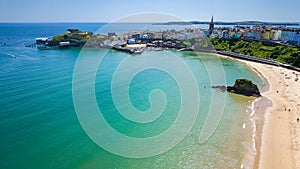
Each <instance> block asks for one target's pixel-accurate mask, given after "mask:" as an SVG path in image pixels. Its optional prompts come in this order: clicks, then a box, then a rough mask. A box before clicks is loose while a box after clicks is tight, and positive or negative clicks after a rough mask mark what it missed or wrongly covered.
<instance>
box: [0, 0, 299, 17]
mask: <svg viewBox="0 0 300 169" xmlns="http://www.w3.org/2000/svg"><path fill="white" fill-rule="evenodd" d="M124 5H125V6H126V8H125V7H124ZM298 6H300V1H297V0H290V1H289V2H283V1H280V0H272V1H271V0H266V1H259V0H253V1H251V3H245V4H243V6H241V5H240V1H238V0H233V1H230V4H229V3H228V1H223V0H210V1H202V2H199V1H195V0H191V1H188V2H184V3H182V2H181V1H179V0H173V1H159V0H152V1H145V2H143V4H142V5H141V4H140V2H139V1H138V0H132V1H130V2H126V3H124V2H123V1H121V0H114V1H96V0H89V1H86V2H85V3H84V4H83V3H82V1H79V0H72V1H71V0H65V1H63V2H61V1H58V0H53V1H51V2H48V1H38V0H27V1H26V2H22V1H21V2H20V1H18V0H2V1H0V22H1V23H3V22H4V23H6V22H105V23H106V22H113V21H116V20H119V19H122V18H124V17H128V16H131V15H136V14H143V13H148V12H151V13H160V14H167V15H170V16H173V17H177V18H180V19H182V20H184V21H199V20H200V21H202V20H207V21H209V20H210V18H211V16H212V15H213V16H215V19H216V20H219V21H226V22H236V21H241V20H244V21H268V22H300V16H299V15H295V14H297V12H298ZM53 11H55V12H53ZM145 19H146V20H147V22H166V20H164V19H165V18H151V17H148V18H138V20H136V22H141V21H144V20H145Z"/></svg>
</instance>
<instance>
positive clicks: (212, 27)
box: [208, 16, 215, 36]
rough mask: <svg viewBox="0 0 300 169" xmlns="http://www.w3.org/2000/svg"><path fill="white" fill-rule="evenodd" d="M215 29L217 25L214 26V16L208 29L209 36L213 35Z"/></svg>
mask: <svg viewBox="0 0 300 169" xmlns="http://www.w3.org/2000/svg"><path fill="white" fill-rule="evenodd" d="M214 27H215V25H214V16H212V17H211V21H210V24H209V29H208V31H209V36H210V35H211V34H212V33H213V31H214Z"/></svg>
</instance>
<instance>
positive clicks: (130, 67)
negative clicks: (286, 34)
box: [0, 23, 265, 169]
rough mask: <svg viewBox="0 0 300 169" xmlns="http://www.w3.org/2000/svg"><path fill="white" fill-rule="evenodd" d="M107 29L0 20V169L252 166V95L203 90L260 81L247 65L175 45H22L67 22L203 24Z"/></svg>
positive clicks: (61, 30)
mask: <svg viewBox="0 0 300 169" xmlns="http://www.w3.org/2000/svg"><path fill="white" fill-rule="evenodd" d="M108 25H109V24H108V23H0V135H1V139H0V145H1V147H0V168H3V169H4V168H5V169H20V168H31V169H33V168H39V169H52V168H58V169H59V168H62V169H66V168H68V169H69V168H80V169H85V168H86V169H93V168H95V169H99V168H100V169H102V168H104V169H110V168H118V169H119V168H120V169H126V168H128V169H129V168H130V169H132V168H160V169H167V168H188V169H191V168H195V169H196V168H197V169H199V168H207V169H210V168H211V169H213V168H214V169H215V168H222V169H223V168H252V166H253V162H254V156H255V154H256V149H255V142H254V136H255V123H254V112H253V102H254V101H255V99H256V98H254V97H245V96H241V95H236V94H232V93H227V92H223V91H220V90H217V89H215V88H211V87H212V86H217V85H219V86H222V85H233V84H234V82H235V80H236V79H238V78H246V79H250V80H252V81H253V82H254V83H255V84H257V85H258V86H259V88H261V87H263V86H264V85H265V84H264V82H263V80H262V79H261V77H260V76H259V75H257V74H256V73H255V72H254V71H253V70H252V69H251V68H249V67H248V66H247V65H245V64H242V63H239V62H237V61H234V60H231V59H227V58H220V57H218V56H216V55H212V54H207V53H197V54H195V53H192V52H178V51H175V50H162V51H153V50H146V51H144V52H143V53H142V54H137V55H130V54H128V53H124V52H120V51H113V50H109V49H84V50H81V49H78V48H69V49H54V50H39V49H36V48H26V47H25V46H26V45H30V44H33V43H35V38H38V37H52V36H54V35H57V34H61V33H64V32H65V31H66V30H67V29H68V28H78V29H80V30H83V31H91V32H98V33H103V34H105V33H107V32H117V33H119V32H127V31H129V30H132V29H134V30H137V29H141V30H144V29H148V30H167V29H175V30H180V29H184V28H185V27H201V28H205V27H207V25H200V26H194V25H176V26H174V25H152V24H149V23H133V24H132V23H131V24H128V23H117V24H110V25H109V26H108ZM106 129H107V130H106ZM110 130H111V131H110ZM116 133H117V134H116Z"/></svg>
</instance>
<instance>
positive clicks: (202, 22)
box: [153, 21, 299, 26]
mask: <svg viewBox="0 0 300 169" xmlns="http://www.w3.org/2000/svg"><path fill="white" fill-rule="evenodd" d="M207 24H210V22H206V21H188V22H165V23H153V25H207ZM214 24H215V25H270V26H299V23H293V22H261V21H240V22H214Z"/></svg>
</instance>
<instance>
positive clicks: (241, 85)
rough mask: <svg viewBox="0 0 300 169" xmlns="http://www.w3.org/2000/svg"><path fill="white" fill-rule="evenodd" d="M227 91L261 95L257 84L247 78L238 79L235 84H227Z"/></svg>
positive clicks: (246, 94)
mask: <svg viewBox="0 0 300 169" xmlns="http://www.w3.org/2000/svg"><path fill="white" fill-rule="evenodd" d="M227 91H229V92H233V93H236V94H242V95H245V96H256V97H258V96H260V92H259V90H258V87H257V85H255V84H253V83H252V81H251V80H247V79H237V80H236V81H235V84H234V85H233V86H227Z"/></svg>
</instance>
